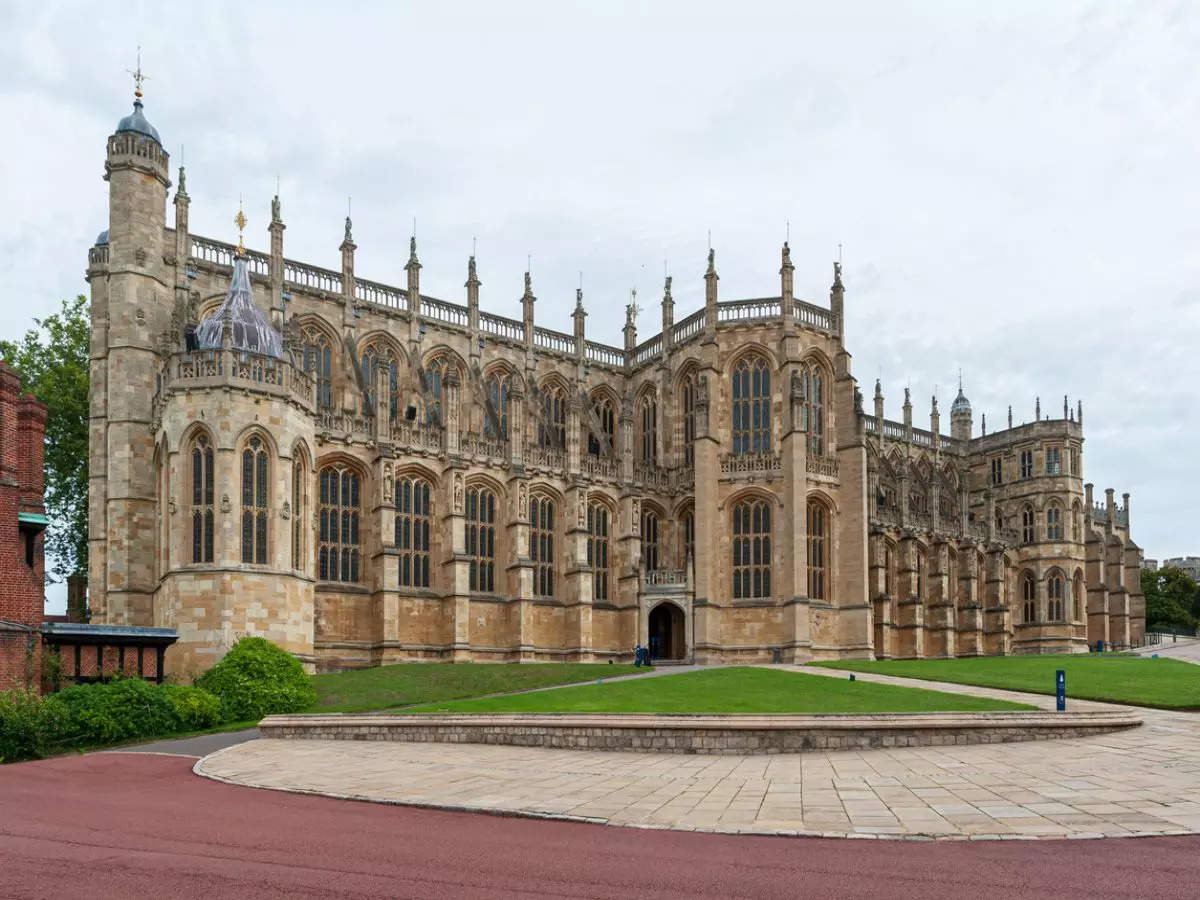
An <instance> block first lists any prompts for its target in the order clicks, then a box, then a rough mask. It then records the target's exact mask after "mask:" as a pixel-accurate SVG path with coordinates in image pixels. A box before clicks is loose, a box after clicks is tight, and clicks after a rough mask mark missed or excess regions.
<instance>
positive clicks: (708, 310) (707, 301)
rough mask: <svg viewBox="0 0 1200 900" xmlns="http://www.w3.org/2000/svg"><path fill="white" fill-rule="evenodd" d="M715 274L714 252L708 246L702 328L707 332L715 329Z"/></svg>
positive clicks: (713, 332)
mask: <svg viewBox="0 0 1200 900" xmlns="http://www.w3.org/2000/svg"><path fill="white" fill-rule="evenodd" d="M720 278H721V276H719V275H718V274H717V262H716V252H715V251H714V250H713V248H712V247H709V248H708V269H707V270H705V272H704V330H705V331H706V332H708V333H709V334H715V333H716V331H717V282H718V281H719V280H720Z"/></svg>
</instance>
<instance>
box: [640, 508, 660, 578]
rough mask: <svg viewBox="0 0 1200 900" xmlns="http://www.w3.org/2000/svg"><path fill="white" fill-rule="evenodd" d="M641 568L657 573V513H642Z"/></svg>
mask: <svg viewBox="0 0 1200 900" xmlns="http://www.w3.org/2000/svg"><path fill="white" fill-rule="evenodd" d="M642 568H643V569H645V570H646V571H647V572H656V571H658V513H656V512H654V511H653V510H649V509H647V510H643V511H642Z"/></svg>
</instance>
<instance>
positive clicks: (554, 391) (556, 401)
mask: <svg viewBox="0 0 1200 900" xmlns="http://www.w3.org/2000/svg"><path fill="white" fill-rule="evenodd" d="M538 445H539V446H542V447H548V448H550V449H551V450H565V449H566V448H567V395H566V394H565V393H563V391H562V389H561V388H559V387H548V388H547V389H546V390H545V391H544V394H543V400H542V422H541V425H540V426H539V427H538Z"/></svg>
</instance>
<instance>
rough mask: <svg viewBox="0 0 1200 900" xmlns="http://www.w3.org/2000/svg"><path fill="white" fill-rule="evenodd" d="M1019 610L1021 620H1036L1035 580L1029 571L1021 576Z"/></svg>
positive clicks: (1027, 621)
mask: <svg viewBox="0 0 1200 900" xmlns="http://www.w3.org/2000/svg"><path fill="white" fill-rule="evenodd" d="M1021 610H1022V621H1023V622H1026V623H1029V622H1036V621H1037V582H1036V581H1034V580H1033V575H1032V574H1030V573H1029V572H1026V573H1025V574H1024V575H1022V576H1021Z"/></svg>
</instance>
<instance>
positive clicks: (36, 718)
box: [0, 691, 64, 762]
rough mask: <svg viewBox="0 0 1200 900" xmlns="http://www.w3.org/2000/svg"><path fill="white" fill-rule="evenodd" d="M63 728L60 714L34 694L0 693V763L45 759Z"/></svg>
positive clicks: (18, 692)
mask: <svg viewBox="0 0 1200 900" xmlns="http://www.w3.org/2000/svg"><path fill="white" fill-rule="evenodd" d="M63 725H64V721H63V716H62V714H61V711H60V710H58V709H56V708H53V707H49V706H48V705H47V704H46V703H45V701H43V700H42V698H41V697H39V696H38V695H37V694H35V693H33V692H32V691H8V692H6V693H0V762H15V761H17V760H21V759H36V758H38V757H40V756H45V755H46V754H47V753H49V752H50V751H51V749H53V747H54V745H55V744H56V743H57V742H58V740H59V735H60V733H61V731H62V728H63Z"/></svg>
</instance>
